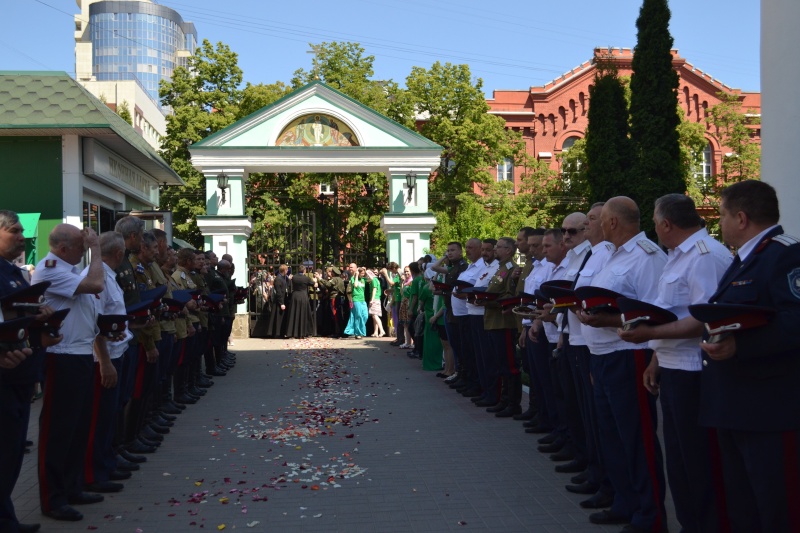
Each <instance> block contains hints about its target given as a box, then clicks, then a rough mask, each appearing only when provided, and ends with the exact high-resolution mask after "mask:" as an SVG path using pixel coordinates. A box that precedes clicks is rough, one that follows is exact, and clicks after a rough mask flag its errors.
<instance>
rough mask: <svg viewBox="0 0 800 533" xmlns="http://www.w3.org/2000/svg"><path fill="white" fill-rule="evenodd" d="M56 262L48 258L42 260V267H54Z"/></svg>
mask: <svg viewBox="0 0 800 533" xmlns="http://www.w3.org/2000/svg"><path fill="white" fill-rule="evenodd" d="M56 262H57V261H56V260H55V259H48V260H47V261H45V262H44V267H45V268H54V267H55V266H56Z"/></svg>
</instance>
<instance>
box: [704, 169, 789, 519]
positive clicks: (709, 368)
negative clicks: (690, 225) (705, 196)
mask: <svg viewBox="0 0 800 533" xmlns="http://www.w3.org/2000/svg"><path fill="white" fill-rule="evenodd" d="M719 212H720V221H719V224H720V229H721V231H722V237H723V239H724V241H725V243H726V244H727V245H729V246H733V247H736V248H737V253H736V257H735V258H734V260H733V263H732V265H731V267H730V268H729V269H728V270H727V272H726V273H725V274H724V275H723V277H722V279H721V280H720V283H719V287H718V288H717V290H716V292H715V293H714V294H713V295H712V296H711V298H710V299H709V301H710V302H712V303H730V304H749V305H758V306H764V307H769V308H772V309H774V310H775V311H776V314H775V316H774V317H773V318H772V320H771V321H770V322H769V323H768V324H767V325H766V326H763V327H760V328H756V329H749V330H746V331H734V332H733V333H732V334H731V335H728V336H725V338H724V339H721V340H720V341H719V342H714V343H709V342H705V343H703V344H702V345H701V346H702V349H703V352H704V353H703V370H702V394H701V397H700V406H699V408H700V423H701V424H703V425H705V426H708V427H712V428H716V432H717V437H718V439H719V445H720V450H721V452H722V469H723V474H724V479H725V496H726V504H727V509H728V515H729V516H730V525H731V528H732V530H733V531H735V532H745V531H747V532H760V533H766V532H768V531H800V514H798V495H800V467H798V465H800V445H799V444H798V443H800V395H798V394H797V376H799V375H800V357H798V356H797V353H798V349H800V335H798V334H797V326H798V324H800V244H798V240H797V239H796V238H794V237H791V236H789V235H786V234H785V233H784V232H783V228H781V226H780V225H778V221H779V219H780V211H779V208H778V198H777V194H776V192H775V189H773V188H772V187H771V186H770V185H768V184H766V183H764V182H761V181H751V180H747V181H743V182H739V183H735V184H733V185H731V186H729V187H727V188H725V189H723V190H722V192H721V193H720V208H719Z"/></svg>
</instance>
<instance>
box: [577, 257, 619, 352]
mask: <svg viewBox="0 0 800 533" xmlns="http://www.w3.org/2000/svg"><path fill="white" fill-rule="evenodd" d="M613 251H614V245H613V244H611V243H610V242H608V241H601V242H599V243H597V244H595V245H594V246H592V255H591V256H590V257H589V259H587V260H586V264H585V265H583V268H582V269H581V271H580V272H579V276H578V281H577V282H576V283H575V288H576V289H577V288H578V287H584V286H586V285H592V284H593V283H592V281H593V280H594V276H595V274H597V273H598V272H599V271H600V270H601V269H602V268H603V267H604V266H606V263H607V262H608V259H609V258H610V257H611V252H613ZM584 257H585V255H584ZM567 320H568V321H569V343H570V345H572V346H586V339H584V338H583V330H584V329H586V328H588V327H589V326H584V325H583V324H582V323H581V321H580V320H579V319H578V315H576V314H575V313H573V312H572V311H570V312H569V314H568V315H567Z"/></svg>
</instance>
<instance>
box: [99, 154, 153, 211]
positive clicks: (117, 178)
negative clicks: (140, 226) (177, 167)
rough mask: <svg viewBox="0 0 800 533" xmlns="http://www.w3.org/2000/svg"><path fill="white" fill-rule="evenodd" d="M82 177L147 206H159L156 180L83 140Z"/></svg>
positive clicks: (129, 163)
mask: <svg viewBox="0 0 800 533" xmlns="http://www.w3.org/2000/svg"><path fill="white" fill-rule="evenodd" d="M83 173H84V174H86V175H87V176H91V177H93V178H95V179H97V180H100V181H102V182H103V183H105V184H106V185H109V186H111V187H114V188H115V189H118V190H121V191H122V192H124V193H125V194H127V195H128V196H132V197H134V198H136V199H137V200H140V201H142V202H145V203H146V204H148V205H152V206H157V205H158V182H157V181H156V179H155V178H154V177H153V176H151V175H150V174H148V173H146V172H145V171H143V170H142V169H140V168H139V167H137V166H136V165H134V164H132V163H131V162H130V161H128V160H126V159H124V158H122V157H120V156H119V155H117V154H115V153H114V152H112V151H111V150H109V149H107V148H106V147H104V146H103V145H102V144H100V143H98V142H97V141H96V140H94V139H83Z"/></svg>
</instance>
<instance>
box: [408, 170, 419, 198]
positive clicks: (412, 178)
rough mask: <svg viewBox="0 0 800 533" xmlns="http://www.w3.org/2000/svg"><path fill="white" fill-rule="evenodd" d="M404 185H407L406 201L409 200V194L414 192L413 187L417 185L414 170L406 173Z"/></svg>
mask: <svg viewBox="0 0 800 533" xmlns="http://www.w3.org/2000/svg"><path fill="white" fill-rule="evenodd" d="M406 186H407V187H408V201H409V202H411V196H412V195H413V194H414V187H416V186H417V173H416V172H409V173H408V174H406Z"/></svg>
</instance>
